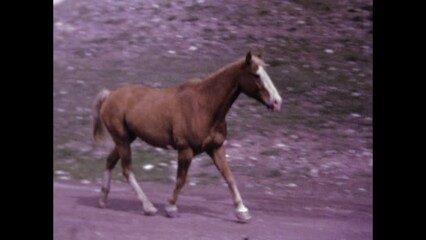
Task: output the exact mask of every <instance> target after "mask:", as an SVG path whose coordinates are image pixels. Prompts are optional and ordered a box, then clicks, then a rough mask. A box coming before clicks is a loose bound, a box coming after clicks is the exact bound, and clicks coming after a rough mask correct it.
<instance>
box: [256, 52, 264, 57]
mask: <svg viewBox="0 0 426 240" xmlns="http://www.w3.org/2000/svg"><path fill="white" fill-rule="evenodd" d="M263 56H264V52H263V51H260V52H259V53H258V54H257V57H258V58H260V59H263Z"/></svg>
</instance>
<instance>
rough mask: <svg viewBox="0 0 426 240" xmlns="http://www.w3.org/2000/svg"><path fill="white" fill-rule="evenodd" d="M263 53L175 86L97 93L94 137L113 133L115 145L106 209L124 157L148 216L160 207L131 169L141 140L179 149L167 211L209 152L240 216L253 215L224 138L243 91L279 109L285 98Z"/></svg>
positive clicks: (173, 211)
mask: <svg viewBox="0 0 426 240" xmlns="http://www.w3.org/2000/svg"><path fill="white" fill-rule="evenodd" d="M265 66H266V64H265V62H264V61H263V60H262V54H258V55H252V54H251V52H250V51H249V52H248V53H247V54H246V55H245V57H242V58H241V59H239V60H237V61H235V62H232V63H229V64H227V65H226V66H224V67H222V68H221V69H219V70H218V71H216V72H214V73H213V74H211V75H209V76H208V77H207V78H205V79H190V80H188V81H186V82H184V83H183V84H181V85H178V86H176V87H173V88H153V87H148V86H145V85H142V84H135V85H127V86H122V87H120V88H118V89H116V90H114V91H110V90H106V89H104V90H102V91H100V92H99V93H98V95H97V96H96V98H95V104H94V110H93V120H94V121H93V137H94V140H95V142H99V141H100V140H102V139H104V137H105V136H106V135H110V137H112V140H113V142H114V144H115V146H114V148H113V149H112V151H111V152H110V153H109V155H108V157H107V158H106V169H105V172H104V179H103V185H102V188H101V194H100V198H99V202H98V204H99V207H101V208H105V207H106V202H107V197H108V193H109V190H110V183H111V171H112V170H113V168H114V167H115V165H116V164H117V162H118V160H119V159H121V166H122V173H123V176H124V177H125V179H126V181H127V182H129V183H130V185H131V186H132V188H133V189H134V191H135V192H136V195H137V197H138V199H139V200H140V201H141V203H142V208H143V211H144V213H145V214H146V215H155V214H156V212H157V211H158V210H157V209H156V208H155V206H154V205H153V204H152V202H151V201H150V200H149V199H148V197H147V195H146V194H145V193H144V191H143V190H142V189H141V187H140V186H139V184H138V183H137V181H136V178H135V176H134V173H133V171H132V165H131V164H132V159H131V148H130V145H131V143H132V142H133V141H134V140H135V139H136V138H140V139H141V140H142V141H144V142H146V143H148V144H150V145H152V146H155V147H160V148H164V149H170V148H172V149H175V150H176V151H177V152H178V158H177V162H178V168H177V174H176V184H175V187H174V190H173V193H172V195H171V197H170V198H169V199H168V203H167V204H166V206H165V212H166V216H168V217H176V216H177V213H178V208H177V205H176V203H177V200H178V196H179V193H180V191H181V189H182V187H183V186H184V184H185V181H186V177H187V173H188V169H189V167H190V165H191V160H192V158H193V157H194V156H196V155H198V154H201V153H204V152H206V153H207V154H208V155H209V156H210V157H211V158H212V160H213V162H214V165H215V166H216V167H217V169H218V170H219V172H220V173H221V175H222V176H223V178H224V179H225V181H226V183H227V184H228V187H229V191H230V192H231V195H232V200H233V203H234V206H235V211H236V218H237V220H238V221H240V222H248V221H249V220H250V219H251V215H250V214H249V210H248V208H247V207H246V206H245V205H244V203H243V200H242V198H241V195H240V192H239V190H238V188H237V185H236V183H235V179H234V177H233V175H232V172H231V170H230V168H229V166H228V164H227V160H226V155H225V147H224V141H225V139H226V136H227V124H226V121H225V116H226V114H227V113H228V111H229V109H230V108H231V106H232V104H233V103H234V101H235V100H236V99H237V97H238V96H239V95H240V93H244V94H246V95H247V96H249V97H251V98H254V99H256V100H257V101H259V102H260V103H262V104H263V105H265V106H266V107H267V109H269V110H271V111H276V110H280V108H281V103H282V99H281V96H280V95H279V93H278V91H277V89H276V88H275V86H274V84H273V82H272V81H271V79H270V77H269V75H268V74H267V72H266V70H265Z"/></svg>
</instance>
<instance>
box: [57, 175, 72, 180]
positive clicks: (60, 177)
mask: <svg viewBox="0 0 426 240" xmlns="http://www.w3.org/2000/svg"><path fill="white" fill-rule="evenodd" d="M58 178H59V179H61V180H70V179H71V178H70V177H69V176H59V177H58Z"/></svg>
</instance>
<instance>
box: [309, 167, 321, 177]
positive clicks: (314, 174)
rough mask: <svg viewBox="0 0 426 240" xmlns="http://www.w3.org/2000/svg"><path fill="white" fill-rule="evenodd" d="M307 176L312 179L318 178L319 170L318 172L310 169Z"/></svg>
mask: <svg viewBox="0 0 426 240" xmlns="http://www.w3.org/2000/svg"><path fill="white" fill-rule="evenodd" d="M309 175H311V176H312V177H318V176H319V170H318V169H316V168H312V169H311V170H310V171H309Z"/></svg>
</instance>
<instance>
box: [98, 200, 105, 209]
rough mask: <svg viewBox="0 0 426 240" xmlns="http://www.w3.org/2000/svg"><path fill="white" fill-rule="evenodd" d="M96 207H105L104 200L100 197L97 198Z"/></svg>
mask: <svg viewBox="0 0 426 240" xmlns="http://www.w3.org/2000/svg"><path fill="white" fill-rule="evenodd" d="M98 207H99V208H106V202H105V201H103V200H101V199H99V202H98Z"/></svg>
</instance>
